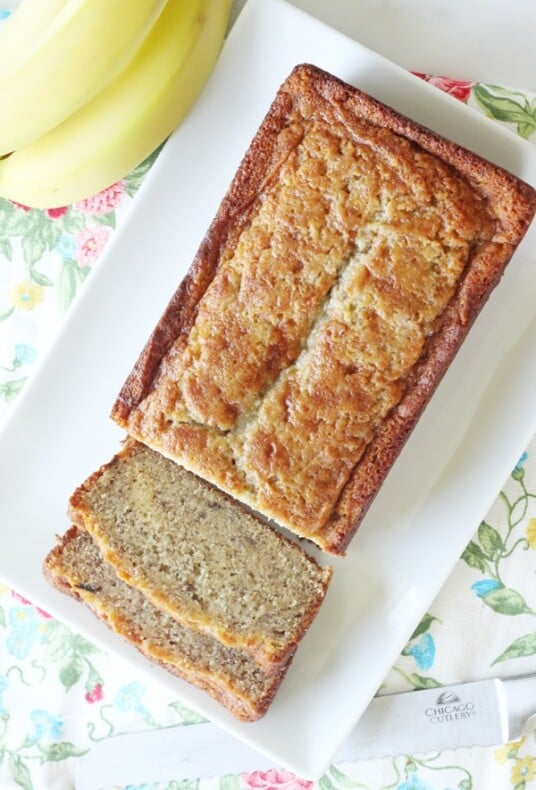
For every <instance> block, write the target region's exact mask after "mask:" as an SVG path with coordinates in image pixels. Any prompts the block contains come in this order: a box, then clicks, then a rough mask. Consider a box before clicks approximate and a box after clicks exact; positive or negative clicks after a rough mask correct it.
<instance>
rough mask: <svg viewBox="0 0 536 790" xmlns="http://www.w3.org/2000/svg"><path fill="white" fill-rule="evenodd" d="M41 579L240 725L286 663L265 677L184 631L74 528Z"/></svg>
mask: <svg viewBox="0 0 536 790" xmlns="http://www.w3.org/2000/svg"><path fill="white" fill-rule="evenodd" d="M45 575H46V576H47V578H48V579H49V581H50V582H51V583H52V584H53V585H54V586H55V587H57V588H58V589H59V590H61V591H62V592H65V593H67V594H68V595H70V596H72V597H73V598H76V599H77V600H80V601H83V602H84V603H86V604H87V605H88V606H89V608H90V609H91V610H92V611H93V612H94V613H95V614H96V615H97V617H99V618H100V619H101V620H103V621H104V622H105V623H106V624H107V625H108V626H109V627H110V628H111V629H112V630H113V631H115V632H116V633H118V634H120V635H121V636H122V637H124V638H125V639H127V640H128V641H129V642H131V643H132V644H133V645H134V646H135V647H137V648H138V650H140V651H141V653H143V654H144V655H145V656H146V657H147V658H148V659H150V660H152V661H154V662H156V663H157V664H159V665H161V666H162V667H164V668H165V669H167V670H168V671H169V672H172V673H173V674H175V675H178V676H179V677H181V678H182V679H183V680H186V681H188V682H189V683H192V684H193V685H195V686H198V687H199V688H201V689H204V690H205V691H207V692H208V693H209V694H210V695H211V696H212V697H213V698H214V699H215V700H217V701H218V702H219V703H221V704H222V705H224V706H225V707H226V708H227V709H228V710H229V711H230V712H231V713H232V714H233V715H234V716H236V717H237V718H239V719H242V720H244V721H254V720H255V719H258V718H260V717H261V716H263V715H264V713H265V712H266V710H267V709H268V707H269V705H270V703H271V701H272V699H273V697H274V694H275V693H276V691H277V689H278V687H279V685H280V683H281V680H282V679H283V676H284V674H285V671H286V668H287V666H288V663H290V662H288V663H287V665H285V666H284V667H283V668H282V669H281V670H280V671H279V672H278V673H274V674H272V675H270V676H268V675H266V674H265V673H264V672H263V671H262V669H261V668H260V667H259V666H258V664H256V662H255V661H254V660H253V659H252V658H251V656H250V655H249V654H248V653H246V652H245V651H243V650H235V649H233V648H228V647H225V646H224V645H222V644H221V643H220V642H218V641H217V640H216V639H213V638H212V637H210V636H207V635H205V634H201V633H199V632H196V631H192V630H191V629H189V628H184V627H183V626H181V625H180V624H179V623H177V621H176V620H173V619H172V618H170V617H168V616H167V615H166V614H164V613H163V612H161V611H160V610H159V609H157V608H156V607H154V606H153V605H152V604H151V603H150V602H149V601H147V600H146V598H145V597H144V596H143V595H142V593H140V592H139V591H138V590H135V589H132V588H129V587H128V585H127V584H125V582H123V581H121V580H120V579H119V578H118V577H117V575H116V574H115V572H114V571H113V569H112V568H111V567H110V566H109V565H108V564H107V563H106V562H105V561H104V559H103V557H102V555H101V554H100V552H99V550H98V548H97V546H96V545H95V543H94V542H93V540H92V539H91V536H90V535H89V534H88V533H87V532H84V531H80V530H78V529H77V528H76V527H72V528H71V529H70V530H69V531H68V532H67V533H66V534H65V535H64V536H63V537H61V538H60V539H59V540H58V544H57V545H56V547H55V548H54V549H52V551H51V552H50V553H49V554H48V556H47V558H46V560H45Z"/></svg>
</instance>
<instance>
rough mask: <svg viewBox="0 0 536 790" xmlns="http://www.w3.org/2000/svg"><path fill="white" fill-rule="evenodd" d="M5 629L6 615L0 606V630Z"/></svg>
mask: <svg viewBox="0 0 536 790" xmlns="http://www.w3.org/2000/svg"><path fill="white" fill-rule="evenodd" d="M5 627H6V613H5V612H4V609H3V607H2V606H0V628H5Z"/></svg>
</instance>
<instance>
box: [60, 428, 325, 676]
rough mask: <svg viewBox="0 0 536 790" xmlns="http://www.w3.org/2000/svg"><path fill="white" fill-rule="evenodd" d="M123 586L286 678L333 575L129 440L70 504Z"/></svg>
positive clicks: (180, 470) (73, 515)
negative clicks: (287, 666) (283, 667)
mask: <svg viewBox="0 0 536 790" xmlns="http://www.w3.org/2000/svg"><path fill="white" fill-rule="evenodd" d="M70 516H71V519H72V521H73V523H74V524H76V525H77V526H79V527H81V528H83V529H85V530H87V531H88V532H89V533H90V534H91V536H92V537H93V539H94V541H95V543H96V544H97V546H98V547H99V549H100V550H101V552H102V554H103V556H104V558H105V560H107V561H108V562H109V563H110V564H111V565H112V567H113V568H114V569H115V571H116V572H117V574H118V575H119V576H120V578H121V579H122V580H123V581H125V582H127V583H128V584H129V585H130V586H132V587H136V588H137V589H138V590H140V591H141V592H143V593H144V594H145V596H146V597H147V598H148V599H149V600H150V601H151V602H152V603H153V604H154V605H155V606H156V607H158V608H159V609H161V610H162V611H163V612H165V613H167V614H168V615H169V616H171V617H174V618H176V619H177V620H178V621H179V622H180V623H181V624H182V625H185V626H188V627H190V628H193V629H195V630H198V631H202V632H204V633H206V634H208V635H210V636H211V637H213V638H216V639H218V640H219V641H221V642H222V643H223V644H225V645H227V646H228V647H234V648H239V649H241V650H246V651H248V652H249V653H250V655H251V656H253V657H254V658H255V660H256V661H257V663H258V664H260V665H261V666H262V667H263V668H264V670H265V672H267V673H270V672H279V669H280V667H281V665H282V664H284V663H286V662H287V661H288V659H289V657H290V656H291V655H292V654H293V653H294V651H295V649H296V646H297V644H298V642H299V641H300V639H301V638H302V636H303V634H304V633H305V631H306V630H307V628H308V627H309V625H310V623H311V622H312V620H313V618H314V617H315V615H316V613H317V611H318V608H319V606H320V604H321V602H322V600H323V598H324V595H325V592H326V589H327V586H328V583H329V580H330V578H331V569H330V568H322V567H320V565H318V563H316V562H315V560H313V559H312V558H311V557H309V556H308V555H307V554H306V553H305V552H304V551H303V550H302V549H301V547H300V546H298V545H297V544H295V543H294V542H293V541H291V540H289V539H287V538H286V537H284V536H283V535H281V534H280V533H279V532H277V531H276V530H275V529H273V528H272V527H270V526H269V525H267V524H265V523H263V522H261V521H260V520H258V519H257V518H255V517H254V516H253V515H251V514H250V513H248V512H246V510H245V509H244V508H243V507H242V506H241V505H240V503H238V502H234V501H232V500H231V499H230V498H229V497H228V496H227V495H225V494H224V493H222V492H221V491H219V490H217V489H215V488H213V487H212V486H210V485H209V484H208V483H206V482H205V481H204V480H201V479H199V478H197V477H195V476H194V475H193V474H191V473H190V472H188V471H186V470H185V469H183V468H181V467H180V466H178V465H177V464H175V463H173V462H172V461H169V460H168V459H166V458H164V457H163V456H162V455H160V453H157V452H155V451H153V450H151V449H149V448H148V447H145V446H144V445H142V444H139V443H137V442H135V441H133V440H129V441H127V442H126V443H125V445H124V446H123V448H122V450H121V452H119V453H118V454H117V455H116V456H115V457H114V458H113V460H112V461H111V462H110V463H108V464H105V465H104V466H102V467H101V468H100V469H99V470H98V471H97V472H96V473H95V474H93V475H91V477H90V478H89V479H88V480H87V481H86V482H85V483H84V484H83V485H81V486H80V487H79V488H78V489H77V490H76V491H75V492H74V494H73V495H72V497H71V500H70Z"/></svg>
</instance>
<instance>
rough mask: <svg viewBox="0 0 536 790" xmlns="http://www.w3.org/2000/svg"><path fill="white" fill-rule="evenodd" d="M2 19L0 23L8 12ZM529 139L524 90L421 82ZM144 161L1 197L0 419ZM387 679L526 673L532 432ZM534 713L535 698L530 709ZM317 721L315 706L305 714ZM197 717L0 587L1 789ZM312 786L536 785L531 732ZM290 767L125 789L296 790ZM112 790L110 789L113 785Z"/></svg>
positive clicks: (532, 640)
mask: <svg viewBox="0 0 536 790" xmlns="http://www.w3.org/2000/svg"><path fill="white" fill-rule="evenodd" d="M8 14H9V12H8V11H7V10H5V11H2V10H0V21H1V19H3V18H6V17H7V16H8ZM419 76H420V77H422V79H425V80H427V81H429V82H431V83H432V84H434V85H435V86H436V87H437V88H439V89H441V90H444V91H446V92H448V93H450V94H451V95H453V96H456V97H457V98H458V99H459V100H461V101H463V102H465V103H467V104H470V105H472V106H473V107H475V108H476V109H478V110H480V111H482V112H484V113H485V114H486V115H488V116H489V117H491V118H494V119H495V120H496V121H498V122H500V123H503V124H505V125H507V126H508V127H509V128H511V129H512V130H513V131H514V132H516V133H517V134H518V135H520V136H521V137H523V138H525V139H526V140H529V141H531V142H534V143H536V96H535V95H531V94H529V93H527V92H526V91H516V90H513V89H510V88H505V87H501V86H497V85H485V84H473V83H469V82H460V81H453V80H449V79H446V78H443V77H432V76H429V75H425V74H421V75H419ZM156 156H157V153H155V154H154V155H153V156H152V157H150V158H149V159H148V160H147V161H146V162H144V163H143V164H142V165H141V166H140V167H138V168H137V169H136V170H135V171H134V172H133V173H131V174H130V175H128V176H127V177H126V178H125V179H124V180H122V181H120V182H119V183H117V184H114V185H113V186H112V187H110V188H109V189H106V190H105V191H104V192H102V193H100V194H99V195H96V196H95V197H93V198H90V199H88V200H84V201H82V202H80V203H78V204H76V205H74V206H66V207H63V208H59V209H54V210H49V211H37V210H34V209H29V208H27V207H26V206H21V205H17V204H15V203H11V202H9V201H7V200H3V199H0V419H5V418H6V417H7V416H8V415H9V411H10V407H11V405H12V403H13V402H14V400H15V398H16V397H17V395H18V393H19V392H20V391H21V389H22V387H23V386H24V384H25V383H26V381H27V379H28V378H29V377H30V376H31V371H32V368H33V366H34V364H35V362H36V360H38V359H39V357H40V356H41V355H42V354H43V352H44V351H45V349H46V348H47V347H48V346H49V345H50V343H51V342H52V340H53V338H54V336H55V334H56V332H57V330H58V329H59V327H60V326H61V323H62V320H63V318H64V316H65V313H66V311H67V310H68V309H69V308H70V306H71V303H72V302H73V299H74V298H75V296H76V294H77V292H78V291H79V290H80V289H81V288H82V287H83V284H84V281H85V279H86V277H87V276H89V275H90V273H91V271H92V269H93V268H94V267H95V266H96V265H97V263H98V261H99V258H100V254H101V252H102V251H103V249H104V248H105V246H106V244H107V243H108V241H109V240H110V238H111V237H112V236H113V233H114V230H115V228H116V227H118V226H120V225H121V224H122V223H123V222H124V221H125V220H126V219H127V217H128V213H129V207H130V205H131V200H132V198H133V197H134V195H135V193H136V191H137V189H138V186H139V185H140V183H141V181H142V179H143V177H144V175H145V173H146V172H147V170H148V169H149V168H150V166H151V164H152V162H153V161H154V158H155V157H156ZM475 527H477V528H476V531H475V535H474V537H473V539H472V540H471V541H470V543H469V545H468V546H467V547H466V549H465V550H464V552H463V554H462V556H461V558H460V560H459V562H458V563H457V565H456V567H455V568H454V570H453V572H452V574H451V576H450V578H449V580H448V582H447V583H446V585H445V587H444V589H443V590H442V592H441V594H440V595H439V596H438V598H437V599H436V601H435V602H434V604H433V606H432V607H431V609H430V611H429V612H428V613H427V614H426V615H425V616H424V617H423V619H422V621H421V624H420V625H419V627H418V628H417V629H416V631H415V632H414V634H413V635H412V636H411V638H410V640H409V641H408V643H407V645H406V647H405V648H404V650H403V652H402V654H401V656H400V658H399V660H398V661H397V662H396V664H395V666H394V667H393V668H392V670H391V671H390V673H389V675H388V677H387V678H386V679H385V683H384V686H383V688H382V691H383V692H393V691H403V690H408V689H420V688H433V687H439V686H441V685H444V684H448V683H454V682H464V681H469V680H476V679H481V678H485V677H493V676H495V675H501V676H504V677H508V676H515V675H519V674H524V673H529V672H536V584H535V573H536V438H535V439H534V440H533V441H532V443H531V445H530V446H529V447H528V448H527V450H526V452H525V453H524V454H523V455H522V457H521V458H520V460H519V462H518V464H517V466H516V467H515V469H513V470H512V473H511V476H510V477H509V479H508V480H507V481H506V482H505V485H504V488H503V490H502V491H501V492H500V493H499V495H498V497H497V500H496V501H495V503H494V504H493V506H492V507H491V509H490V511H489V513H488V515H487V517H486V519H485V521H483V522H482V524H480V525H478V526H477V525H475ZM535 706H536V701H535ZM319 715H321V711H319ZM196 721H199V717H198V716H197V715H196V714H195V713H194V712H192V711H190V710H188V709H187V708H186V707H185V706H184V705H183V704H182V703H181V702H180V701H179V700H177V699H172V698H170V697H169V695H168V694H166V693H165V692H163V691H162V689H160V688H155V687H152V686H150V684H149V683H148V682H147V680H146V679H143V678H140V677H135V676H134V675H132V676H129V675H128V673H127V674H125V668H124V666H123V665H122V664H121V662H120V661H119V660H118V659H116V658H114V657H113V656H109V655H106V654H105V653H103V652H102V651H100V650H99V649H97V648H96V647H95V646H94V645H93V644H91V643H90V642H88V641H87V640H86V639H85V638H83V637H82V636H80V635H79V634H77V633H74V632H73V631H71V630H70V629H69V628H67V627H66V626H65V625H63V624H62V623H61V622H59V621H57V620H54V619H53V618H51V617H50V616H49V615H48V614H47V613H46V612H44V611H42V610H41V609H40V608H38V607H37V606H35V605H32V603H30V602H29V601H26V600H24V599H23V598H21V597H20V595H19V594H18V593H17V592H16V591H15V590H11V589H8V588H7V587H5V586H1V585H0V787H2V788H4V790H10V788H17V787H22V788H25V789H26V790H30V788H35V790H66V789H67V788H73V787H74V786H75V785H74V779H73V777H74V772H75V765H76V760H77V758H79V757H80V756H81V755H83V754H85V753H86V752H87V751H88V750H89V749H90V748H91V746H92V744H93V743H95V742H96V741H98V740H100V739H102V738H107V737H109V736H110V735H112V734H118V733H120V732H128V731H135V730H143V729H148V728H157V727H162V726H169V725H172V724H182V725H188V724H189V723H192V722H196ZM316 784H317V785H318V788H319V790H351V788H356V789H357V788H368V789H369V790H380V789H381V790H388V789H389V790H440V789H441V790H447V789H449V790H453V788H459V789H460V790H470V788H475V789H477V790H490V789H491V788H505V790H506V788H514V790H523V789H524V788H526V787H527V788H529V787H530V786H533V787H535V788H536V726H535V725H534V723H533V724H532V725H530V724H529V726H528V727H527V729H526V731H525V733H524V735H523V738H522V739H521V740H519V741H518V742H515V743H512V744H508V745H506V746H501V747H497V748H486V749H483V748H473V749H460V750H457V751H451V752H447V751H444V752H441V753H439V754H433V755H428V756H425V757H420V758H417V757H414V756H410V755H402V756H399V757H396V758H392V759H384V760H371V761H363V762H357V763H354V764H344V765H337V766H335V765H333V766H331V767H330V769H329V771H328V772H327V773H326V774H325V776H324V777H322V779H320V780H319V782H318V783H316ZM312 786H313V783H311V782H307V781H305V780H301V779H299V778H298V777H296V776H293V775H292V774H290V773H289V772H288V771H285V770H279V771H275V770H272V771H267V772H263V771H255V772H253V773H251V774H247V775H245V774H244V775H241V776H226V777H221V778H219V779H213V780H210V781H207V780H199V779H197V778H195V777H192V779H191V780H188V781H181V782H178V781H175V780H174V779H173V777H169V780H168V781H167V782H166V783H163V784H162V783H161V784H159V785H152V786H149V785H143V786H142V785H139V786H138V787H137V788H134V787H132V786H131V787H130V788H129V790H142V788H143V790H190V789H191V790H209V788H211V789H213V790H216V789H217V788H218V789H219V790H249V789H250V790H302V788H309V787H311V788H312ZM114 790H118V789H114Z"/></svg>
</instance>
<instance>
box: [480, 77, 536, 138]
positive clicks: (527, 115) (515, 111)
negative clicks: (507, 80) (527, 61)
mask: <svg viewBox="0 0 536 790" xmlns="http://www.w3.org/2000/svg"><path fill="white" fill-rule="evenodd" d="M499 94H500V95H499ZM473 95H474V96H475V98H476V100H477V102H478V103H479V104H480V106H481V107H482V108H483V109H484V110H485V111H486V113H487V114H488V115H489V116H491V117H492V118H495V119H496V120H498V121H503V122H504V121H505V122H507V123H513V124H516V130H517V133H518V134H519V135H520V136H521V137H524V138H525V139H527V138H528V137H530V135H531V134H532V133H533V132H535V131H536V110H535V109H534V107H532V106H531V105H530V104H529V102H527V100H526V99H525V98H524V97H520V98H521V99H522V101H523V104H520V103H519V102H518V101H515V99H514V98H512V97H514V96H519V94H516V93H515V92H508V91H505V90H501V89H498V88H497V87H496V86H493V85H489V86H487V87H486V86H484V85H475V86H474V88H473Z"/></svg>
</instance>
